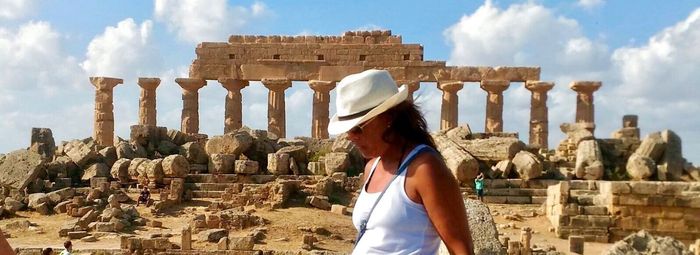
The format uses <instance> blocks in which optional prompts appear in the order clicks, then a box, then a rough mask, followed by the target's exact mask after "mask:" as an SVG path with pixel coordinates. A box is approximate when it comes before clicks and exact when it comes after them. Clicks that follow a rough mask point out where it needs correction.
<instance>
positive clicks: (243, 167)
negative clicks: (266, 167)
mask: <svg viewBox="0 0 700 255" xmlns="http://www.w3.org/2000/svg"><path fill="white" fill-rule="evenodd" d="M235 164H236V165H235V173H237V174H257V173H258V171H259V170H260V166H259V165H258V162H257V161H252V160H236V163H235Z"/></svg>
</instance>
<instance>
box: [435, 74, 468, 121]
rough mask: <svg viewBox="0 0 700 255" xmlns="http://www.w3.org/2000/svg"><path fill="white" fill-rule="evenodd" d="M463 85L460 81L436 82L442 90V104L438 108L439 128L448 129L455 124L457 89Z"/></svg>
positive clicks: (457, 100) (457, 102) (457, 101)
mask: <svg viewBox="0 0 700 255" xmlns="http://www.w3.org/2000/svg"><path fill="white" fill-rule="evenodd" d="M463 87H464V83H463V82H461V81H445V82H438V89H440V90H442V106H441V110H440V130H448V129H451V128H454V127H456V126H457V117H458V115H457V114H458V111H459V110H458V105H459V99H458V98H457V91H459V90H460V89H462V88H463Z"/></svg>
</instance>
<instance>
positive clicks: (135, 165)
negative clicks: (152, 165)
mask: <svg viewBox="0 0 700 255" xmlns="http://www.w3.org/2000/svg"><path fill="white" fill-rule="evenodd" d="M146 162H148V159H147V158H135V159H132V160H131V162H130V163H129V168H128V172H129V178H130V179H136V178H137V177H139V169H140V168H142V167H141V165H142V164H144V163H146Z"/></svg>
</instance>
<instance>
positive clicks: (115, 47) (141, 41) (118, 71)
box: [81, 18, 161, 81]
mask: <svg viewBox="0 0 700 255" xmlns="http://www.w3.org/2000/svg"><path fill="white" fill-rule="evenodd" d="M152 33H153V22H151V21H150V20H146V21H144V22H142V23H141V24H140V25H138V24H136V23H135V22H134V20H133V19H131V18H127V19H125V20H122V21H120V22H119V23H118V24H117V26H116V27H112V26H109V27H107V28H105V30H104V33H102V34H100V35H97V36H95V38H93V39H92V41H90V44H89V45H88V48H87V53H86V59H85V61H83V62H82V63H81V66H82V68H83V69H84V70H85V72H87V73H88V75H90V76H110V77H118V78H124V79H125V81H126V80H132V79H135V78H136V77H137V76H152V75H154V74H157V72H158V71H157V70H159V68H160V61H161V60H160V56H159V55H158V51H157V48H156V47H154V46H153V43H152V42H151V41H152V38H151V37H152Z"/></svg>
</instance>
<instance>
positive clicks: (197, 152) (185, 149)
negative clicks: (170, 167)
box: [180, 142, 209, 164]
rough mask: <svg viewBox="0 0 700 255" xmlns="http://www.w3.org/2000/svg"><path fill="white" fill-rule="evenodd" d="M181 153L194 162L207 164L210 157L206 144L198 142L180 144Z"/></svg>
mask: <svg viewBox="0 0 700 255" xmlns="http://www.w3.org/2000/svg"><path fill="white" fill-rule="evenodd" d="M180 155H182V156H184V157H185V158H187V161H189V162H190V163H192V164H207V162H209V157H207V152H206V151H205V150H204V146H203V145H202V144H201V143H198V142H188V143H185V144H183V145H182V146H180Z"/></svg>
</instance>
